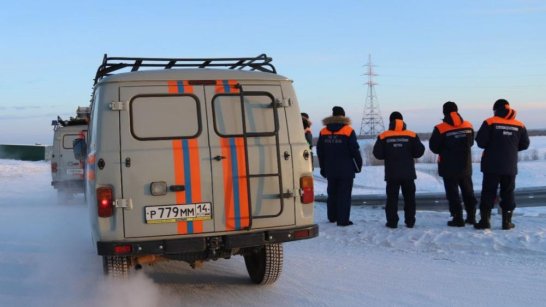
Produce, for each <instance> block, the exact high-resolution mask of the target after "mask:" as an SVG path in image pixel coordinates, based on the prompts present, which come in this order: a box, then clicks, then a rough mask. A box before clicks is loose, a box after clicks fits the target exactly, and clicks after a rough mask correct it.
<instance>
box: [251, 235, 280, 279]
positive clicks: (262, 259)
mask: <svg viewBox="0 0 546 307" xmlns="http://www.w3.org/2000/svg"><path fill="white" fill-rule="evenodd" d="M244 257H245V265H246V270H247V271H248V275H249V276H250V279H251V280H252V282H253V283H255V284H260V285H268V284H272V283H274V282H275V281H277V279H278V278H279V276H280V275H281V272H282V263H283V248H282V244H280V243H275V244H268V245H265V246H261V247H259V248H256V249H253V250H252V251H251V252H249V253H248V254H246V255H245V256H244Z"/></svg>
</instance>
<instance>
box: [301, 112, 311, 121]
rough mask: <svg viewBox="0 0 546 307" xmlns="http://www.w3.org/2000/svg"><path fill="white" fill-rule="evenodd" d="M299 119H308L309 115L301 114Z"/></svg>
mask: <svg viewBox="0 0 546 307" xmlns="http://www.w3.org/2000/svg"><path fill="white" fill-rule="evenodd" d="M301 117H303V118H305V119H309V114H307V113H303V112H302V113H301Z"/></svg>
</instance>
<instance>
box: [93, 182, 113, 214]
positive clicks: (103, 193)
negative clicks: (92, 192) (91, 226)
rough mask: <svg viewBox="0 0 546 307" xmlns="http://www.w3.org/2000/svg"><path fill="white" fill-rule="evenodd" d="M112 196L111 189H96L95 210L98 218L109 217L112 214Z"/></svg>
mask: <svg viewBox="0 0 546 307" xmlns="http://www.w3.org/2000/svg"><path fill="white" fill-rule="evenodd" d="M113 196H114V193H112V188H111V187H102V188H98V189H97V208H98V213H99V216H100V217H111V216H112V214H114V198H113Z"/></svg>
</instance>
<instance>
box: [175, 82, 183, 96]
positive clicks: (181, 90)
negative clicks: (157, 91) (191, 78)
mask: <svg viewBox="0 0 546 307" xmlns="http://www.w3.org/2000/svg"><path fill="white" fill-rule="evenodd" d="M176 86H177V87H178V93H180V94H184V82H182V81H176Z"/></svg>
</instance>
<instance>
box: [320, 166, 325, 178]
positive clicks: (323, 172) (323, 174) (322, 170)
mask: <svg viewBox="0 0 546 307" xmlns="http://www.w3.org/2000/svg"><path fill="white" fill-rule="evenodd" d="M320 175H321V176H322V177H324V178H326V171H325V170H324V169H322V168H321V169H320Z"/></svg>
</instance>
